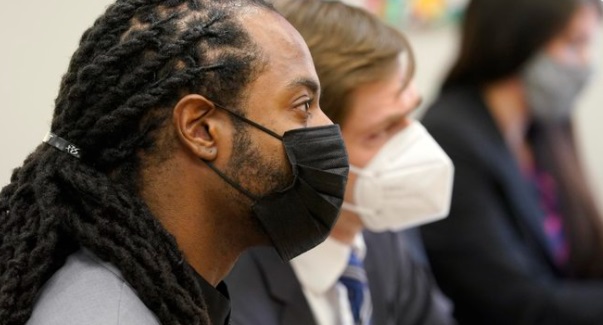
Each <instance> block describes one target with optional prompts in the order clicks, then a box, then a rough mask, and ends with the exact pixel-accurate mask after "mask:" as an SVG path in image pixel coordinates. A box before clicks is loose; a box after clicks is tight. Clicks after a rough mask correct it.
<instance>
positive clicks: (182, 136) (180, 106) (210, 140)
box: [173, 94, 220, 161]
mask: <svg viewBox="0 0 603 325" xmlns="http://www.w3.org/2000/svg"><path fill="white" fill-rule="evenodd" d="M213 113H215V106H214V104H213V103H212V102H211V101H209V100H208V99H207V98H205V97H203V96H201V95H198V94H190V95H186V96H184V97H182V98H181V99H180V100H179V101H178V103H177V104H176V106H175V107H174V111H173V123H174V128H175V130H176V133H177V135H178V138H179V140H180V142H181V143H182V144H183V146H184V147H186V148H188V149H189V150H190V152H191V153H192V154H193V155H195V156H197V157H199V158H201V159H203V160H205V161H213V160H215V159H216V156H217V155H218V145H217V143H216V139H217V138H218V137H217V134H216V132H217V130H216V125H219V124H220V121H219V120H218V118H216V114H213Z"/></svg>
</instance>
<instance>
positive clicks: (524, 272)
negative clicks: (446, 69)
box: [422, 87, 603, 325]
mask: <svg viewBox="0 0 603 325" xmlns="http://www.w3.org/2000/svg"><path fill="white" fill-rule="evenodd" d="M423 123H424V124H425V126H426V127H427V129H428V130H429V132H430V133H431V134H432V135H433V136H434V138H435V139H436V140H437V141H438V143H439V144H440V145H441V146H442V147H443V148H444V150H445V151H446V153H447V154H448V155H449V156H450V157H451V158H452V160H453V162H454V165H455V168H456V169H455V183H454V192H453V196H452V206H451V210H450V215H449V217H448V218H447V219H444V220H443V221H441V222H436V223H434V224H430V225H427V226H424V227H423V228H422V234H423V239H424V241H425V246H426V249H427V252H428V255H429V260H430V262H431V265H432V267H433V271H434V274H435V275H436V279H437V281H438V283H439V285H440V286H441V288H442V290H443V291H444V293H445V294H447V295H448V296H449V297H450V298H452V300H453V302H454V305H455V307H456V309H455V316H456V318H457V320H458V321H459V322H460V323H461V324H504V325H509V324H512V325H517V324H543V325H544V324H572V325H578V324H603V281H596V280H594V281H586V280H582V281H581V280H572V279H569V278H567V277H566V276H564V275H563V272H561V270H559V269H557V268H556V267H555V266H554V264H553V262H552V256H551V252H550V250H549V249H548V248H547V247H548V246H547V245H546V238H545V233H544V230H543V227H542V220H543V218H544V213H543V212H542V210H541V209H540V206H539V200H538V195H537V192H536V189H535V187H534V186H533V185H531V184H530V183H529V182H528V181H526V180H525V179H524V177H523V176H522V174H521V172H520V170H519V167H518V165H517V163H516V161H515V159H514V158H513V156H512V154H511V153H510V151H509V150H508V148H507V146H506V144H505V142H504V140H503V138H502V136H501V134H500V133H499V131H498V128H497V127H496V125H495V122H494V120H493V118H492V117H491V115H490V114H489V111H488V109H487V108H486V106H485V103H484V101H483V100H482V97H481V94H480V92H479V91H478V90H477V89H476V88H470V87H465V88H463V87H457V88H451V89H448V90H445V91H444V92H443V93H442V95H441V96H440V98H439V99H438V100H437V101H436V102H435V104H434V105H433V106H432V107H431V108H430V109H429V110H428V111H427V113H426V115H425V117H424V119H423ZM575 217H579V216H575Z"/></svg>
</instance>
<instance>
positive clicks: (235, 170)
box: [226, 121, 293, 197]
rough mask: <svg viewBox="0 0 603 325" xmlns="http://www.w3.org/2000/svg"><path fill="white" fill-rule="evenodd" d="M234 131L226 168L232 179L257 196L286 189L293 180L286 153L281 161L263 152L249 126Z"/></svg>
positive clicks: (236, 128)
mask: <svg viewBox="0 0 603 325" xmlns="http://www.w3.org/2000/svg"><path fill="white" fill-rule="evenodd" d="M237 122H238V121H237ZM235 130H236V132H235V136H234V141H233V148H232V158H231V159H230V161H229V162H228V165H227V168H226V175H227V176H228V177H229V178H230V179H232V180H233V181H235V182H236V183H237V184H239V185H240V186H241V187H243V188H244V189H246V190H247V191H248V192H249V193H251V194H252V195H254V196H255V197H263V196H266V195H267V194H270V193H274V192H276V191H279V190H282V189H285V188H286V187H287V186H289V185H290V184H291V183H292V182H293V179H292V176H291V175H292V172H291V167H290V165H289V161H288V159H287V157H286V156H283V157H282V158H281V159H279V160H278V161H277V160H275V159H270V158H269V157H271V156H270V155H267V154H265V153H262V151H261V149H260V148H259V147H258V146H257V145H256V144H255V143H254V142H253V141H252V139H251V136H250V135H249V131H248V127H247V126H246V125H238V126H236V127H235ZM275 141H278V140H275ZM272 157H273V156H272Z"/></svg>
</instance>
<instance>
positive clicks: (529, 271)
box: [423, 0, 603, 325]
mask: <svg viewBox="0 0 603 325" xmlns="http://www.w3.org/2000/svg"><path fill="white" fill-rule="evenodd" d="M601 14H602V11H601V2H600V1H598V0H556V1H549V0H531V1H525V0H479V1H473V2H472V3H471V4H470V5H469V8H468V11H467V13H466V17H465V22H464V26H463V30H462V44H461V50H460V55H459V57H458V59H457V61H456V63H455V64H454V66H453V68H452V70H451V72H450V73H449V75H448V77H447V79H446V80H445V83H444V86H443V89H442V93H441V95H440V97H439V98H438V99H437V100H436V102H435V103H434V104H433V106H432V107H431V109H430V110H429V111H428V112H427V114H426V116H425V118H424V123H425V126H426V127H427V129H428V130H429V132H430V133H431V134H432V135H433V136H434V137H435V138H436V140H437V141H438V142H439V143H440V145H441V146H442V147H443V148H444V149H445V151H446V152H447V154H448V155H450V156H451V158H452V160H453V161H454V164H455V167H456V175H455V185H454V194H453V198H452V207H451V212H450V216H449V218H448V219H446V220H443V221H441V222H438V223H435V224H432V225H429V226H426V227H424V228H423V235H424V240H425V243H426V247H427V250H428V253H429V258H430V260H431V263H432V264H433V269H434V272H435V274H436V278H437V280H438V282H439V283H440V285H441V286H442V289H443V290H444V292H445V293H446V294H447V295H449V296H450V297H451V298H452V299H453V301H454V303H455V306H456V310H455V316H456V317H457V318H458V320H459V321H460V322H461V323H462V324H573V325H575V324H603V226H602V222H601V221H602V216H601V214H600V212H599V211H598V210H597V207H596V204H595V202H594V199H593V197H592V195H591V193H590V191H589V189H588V186H587V181H586V179H585V175H584V174H583V171H582V169H581V164H580V160H579V157H578V154H577V150H576V144H575V141H574V135H573V128H572V120H571V113H572V108H573V106H574V102H575V99H576V97H577V95H578V94H579V92H580V90H581V89H582V88H583V86H584V85H585V84H586V82H587V80H588V77H589V75H590V74H591V71H592V60H593V56H592V53H591V52H592V47H593V43H594V40H595V38H596V35H597V31H598V27H599V23H600V21H601Z"/></svg>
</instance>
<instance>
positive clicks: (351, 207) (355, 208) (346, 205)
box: [341, 201, 375, 215]
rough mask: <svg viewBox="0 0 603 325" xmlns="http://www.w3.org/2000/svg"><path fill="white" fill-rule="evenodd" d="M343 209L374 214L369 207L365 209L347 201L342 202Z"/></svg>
mask: <svg viewBox="0 0 603 325" xmlns="http://www.w3.org/2000/svg"><path fill="white" fill-rule="evenodd" d="M341 207H342V208H343V209H344V210H348V211H350V212H353V213H356V214H370V215H373V214H375V212H374V211H373V210H371V209H366V208H363V207H359V206H357V205H354V204H352V203H348V202H345V201H344V202H343V204H342V206H341Z"/></svg>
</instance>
